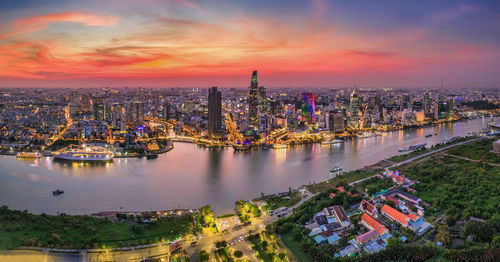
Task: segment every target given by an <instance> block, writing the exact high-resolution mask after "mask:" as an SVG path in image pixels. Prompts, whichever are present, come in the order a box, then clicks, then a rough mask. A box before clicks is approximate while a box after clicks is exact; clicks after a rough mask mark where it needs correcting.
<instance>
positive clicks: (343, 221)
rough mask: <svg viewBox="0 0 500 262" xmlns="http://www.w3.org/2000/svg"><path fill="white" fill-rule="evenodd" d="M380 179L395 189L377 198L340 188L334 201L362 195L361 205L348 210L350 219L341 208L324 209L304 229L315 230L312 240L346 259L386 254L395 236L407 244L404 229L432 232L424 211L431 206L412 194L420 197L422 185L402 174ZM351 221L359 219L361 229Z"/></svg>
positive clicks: (334, 194)
mask: <svg viewBox="0 0 500 262" xmlns="http://www.w3.org/2000/svg"><path fill="white" fill-rule="evenodd" d="M378 179H384V180H390V181H392V186H391V187H389V188H387V189H384V190H382V191H380V192H377V193H375V194H373V195H368V194H367V193H356V192H355V188H350V189H349V190H346V188H345V187H344V186H339V187H337V188H336V190H335V191H334V192H332V193H330V195H329V197H330V198H334V197H337V196H338V195H339V194H345V195H346V196H348V197H358V196H360V195H361V196H362V199H361V201H360V202H359V203H358V204H355V205H351V206H350V207H349V209H346V210H348V214H349V215H347V214H346V211H345V210H344V208H343V207H342V206H340V205H335V206H331V207H327V208H324V209H323V210H322V211H321V212H318V213H317V214H315V215H314V217H313V219H312V220H311V221H309V222H307V223H306V224H305V225H304V227H305V228H308V229H310V230H311V231H310V233H309V237H311V238H312V239H313V240H314V241H315V242H316V243H317V244H319V245H334V246H335V247H336V253H335V256H341V257H344V256H354V255H356V254H359V253H375V252H378V251H380V250H383V249H385V248H386V247H387V245H388V242H389V239H390V238H393V237H394V235H395V234H394V233H395V232H396V233H397V234H396V235H400V236H401V239H402V240H405V241H406V237H405V236H404V235H403V234H405V233H404V231H402V229H407V230H411V231H412V232H414V234H415V235H416V236H421V235H423V234H424V233H425V232H428V231H429V230H430V229H431V228H432V225H431V224H430V223H428V222H426V221H425V219H424V214H425V212H424V210H425V208H427V207H429V205H428V204H427V203H425V202H424V201H422V200H421V199H420V198H418V197H416V196H414V195H412V194H411V193H410V192H415V193H416V191H415V190H413V189H412V188H411V186H412V185H413V184H415V183H418V181H415V180H411V179H409V178H406V177H405V176H404V175H402V174H399V172H398V171H386V172H383V173H381V174H379V176H378ZM358 189H359V188H358ZM360 190H361V189H360ZM349 217H351V218H352V217H359V225H358V226H356V225H355V224H352V222H351V219H350V218H349ZM407 237H408V236H407ZM341 238H348V240H347V241H346V242H347V243H346V242H345V241H344V242H342V241H340V240H341ZM341 243H343V244H341Z"/></svg>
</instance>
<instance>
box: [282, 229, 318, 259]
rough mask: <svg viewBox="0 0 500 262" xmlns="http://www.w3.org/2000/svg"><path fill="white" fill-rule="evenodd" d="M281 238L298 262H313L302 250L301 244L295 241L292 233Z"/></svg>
mask: <svg viewBox="0 0 500 262" xmlns="http://www.w3.org/2000/svg"><path fill="white" fill-rule="evenodd" d="M280 236H281V241H283V244H285V246H286V247H287V248H288V249H289V250H290V251H291V252H292V254H293V255H294V256H295V258H297V260H299V261H300V262H312V260H311V258H310V257H309V256H308V255H307V254H306V253H305V252H304V251H302V249H300V242H297V241H295V240H294V239H293V236H292V234H291V233H287V234H283V235H280Z"/></svg>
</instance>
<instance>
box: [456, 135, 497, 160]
mask: <svg viewBox="0 0 500 262" xmlns="http://www.w3.org/2000/svg"><path fill="white" fill-rule="evenodd" d="M492 150H493V140H491V139H481V140H479V141H476V142H474V143H469V144H465V145H460V146H457V147H455V148H452V149H450V150H448V152H447V153H448V154H451V155H455V156H460V157H466V158H470V159H472V160H478V161H481V162H486V163H495V164H500V157H499V156H498V154H495V153H493V152H491V151H492Z"/></svg>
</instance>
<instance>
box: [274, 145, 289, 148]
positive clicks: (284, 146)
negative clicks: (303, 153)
mask: <svg viewBox="0 0 500 262" xmlns="http://www.w3.org/2000/svg"><path fill="white" fill-rule="evenodd" d="M273 148H274V149H287V148H288V145H287V144H273Z"/></svg>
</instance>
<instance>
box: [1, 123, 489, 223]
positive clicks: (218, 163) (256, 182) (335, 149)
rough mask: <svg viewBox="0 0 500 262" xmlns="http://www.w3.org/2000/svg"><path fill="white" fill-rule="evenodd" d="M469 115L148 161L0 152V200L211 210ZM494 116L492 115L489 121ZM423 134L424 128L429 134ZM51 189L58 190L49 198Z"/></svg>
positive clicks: (459, 126) (347, 165)
mask: <svg viewBox="0 0 500 262" xmlns="http://www.w3.org/2000/svg"><path fill="white" fill-rule="evenodd" d="M488 120H489V119H487V120H486V121H484V120H483V119H476V120H472V121H468V122H457V123H454V124H451V125H450V124H441V125H437V126H434V127H429V128H425V129H422V128H419V129H409V130H404V131H403V130H398V131H393V132H389V133H388V134H387V136H377V137H371V138H366V139H359V140H355V141H346V142H345V143H343V144H333V145H322V144H314V145H298V146H290V147H288V148H287V149H285V150H283V149H281V150H275V149H262V150H255V151H252V152H247V153H234V152H233V149H232V148H226V149H219V150H209V149H203V148H198V147H196V146H194V145H192V144H188V143H175V148H174V150H172V151H170V152H168V153H166V154H162V155H160V156H159V157H158V158H157V159H155V160H147V159H145V158H143V159H140V158H139V159H137V158H130V159H115V160H114V162H113V163H104V164H98V165H95V164H88V163H87V164H82V163H74V164H73V163H61V162H55V161H53V160H52V158H42V159H39V160H37V161H19V160H17V159H16V158H15V157H10V156H0V167H1V168H0V199H1V203H0V204H6V205H9V206H11V207H13V208H17V209H29V210H31V211H33V212H46V213H55V212H57V211H61V212H62V211H64V212H67V213H76V214H79V213H92V212H95V211H105V210H114V209H116V208H117V207H120V206H122V207H123V208H124V209H130V210H134V209H135V210H144V209H153V208H154V209H162V208H171V207H173V206H179V205H180V206H182V207H199V206H202V205H206V204H210V205H212V206H213V207H214V209H215V210H217V211H219V212H226V211H229V210H231V208H232V206H233V203H234V201H236V200H238V199H251V198H253V197H258V196H259V195H260V192H264V193H274V192H281V191H286V190H288V187H289V186H291V187H296V186H299V185H303V184H308V183H311V182H313V181H315V182H318V181H322V180H324V179H327V178H329V170H330V169H331V168H332V167H334V166H342V167H343V169H344V171H349V170H353V169H358V168H361V167H363V166H365V165H370V164H374V163H376V162H378V161H380V160H382V159H385V158H388V157H390V156H393V155H396V154H398V152H397V150H398V149H399V148H402V147H406V148H407V147H409V146H410V145H414V144H418V143H423V142H426V143H428V145H432V144H435V143H441V142H443V140H444V139H447V138H449V137H452V136H463V135H467V133H469V132H472V131H479V130H481V129H482V128H483V127H486V125H487V122H488ZM497 122H499V121H498V120H497ZM434 133H437V134H439V135H435V136H434V135H433V136H431V137H425V134H434ZM55 188H61V189H63V190H64V191H65V193H64V195H62V196H61V197H59V198H57V199H56V198H54V197H53V196H52V194H51V192H52V190H54V189H55Z"/></svg>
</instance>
